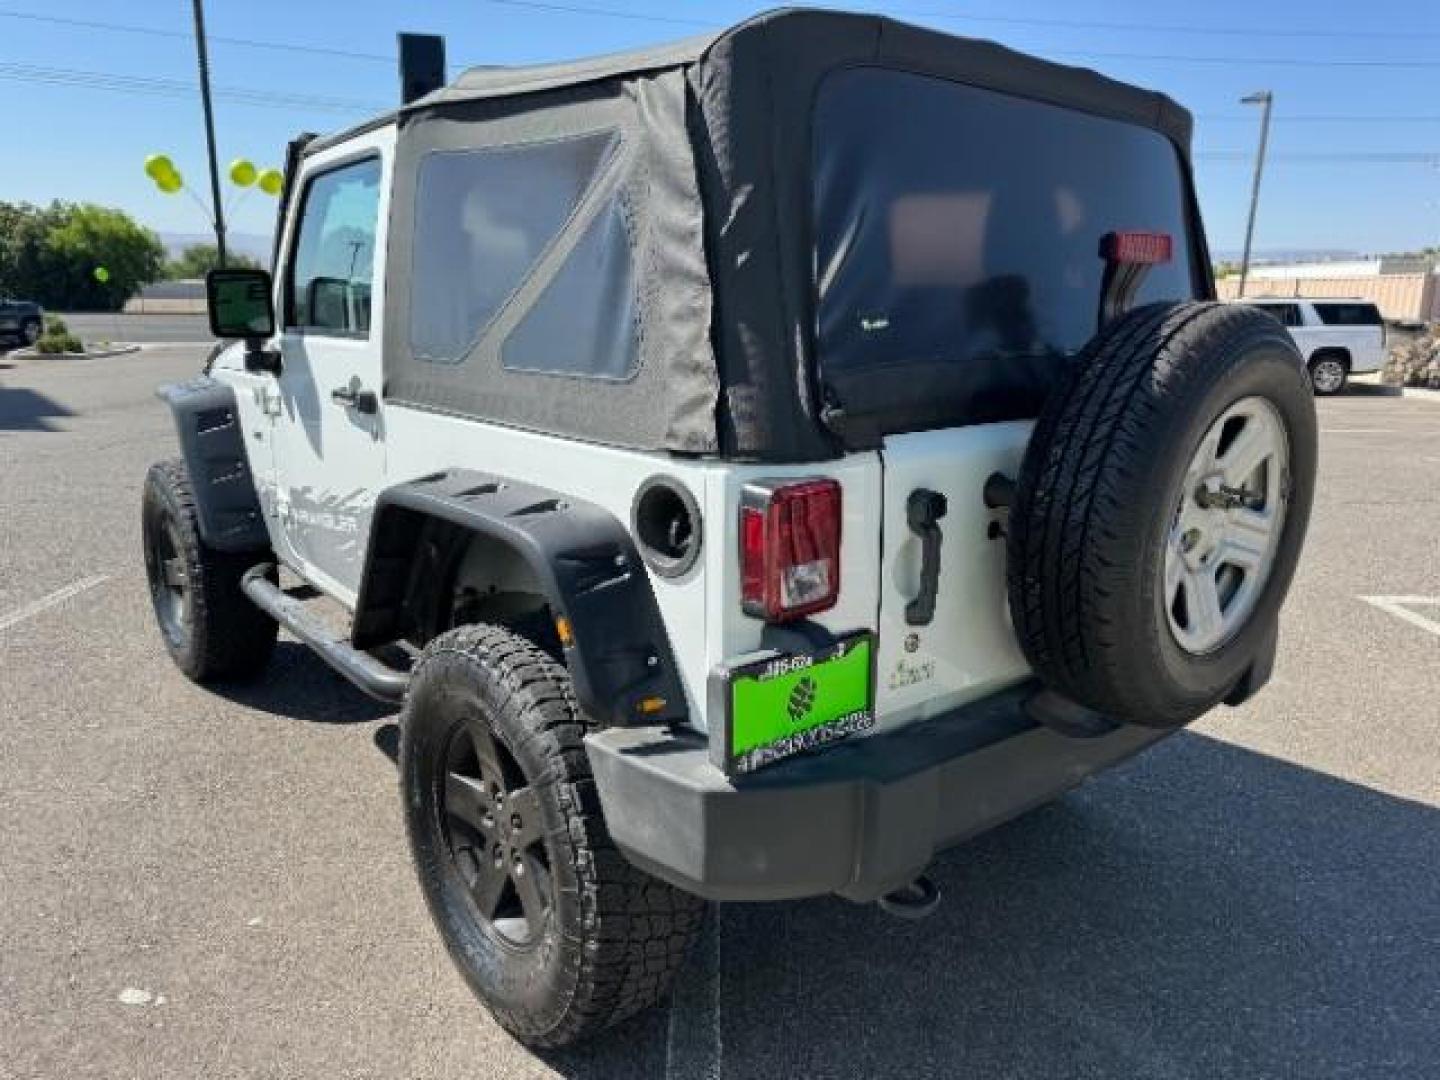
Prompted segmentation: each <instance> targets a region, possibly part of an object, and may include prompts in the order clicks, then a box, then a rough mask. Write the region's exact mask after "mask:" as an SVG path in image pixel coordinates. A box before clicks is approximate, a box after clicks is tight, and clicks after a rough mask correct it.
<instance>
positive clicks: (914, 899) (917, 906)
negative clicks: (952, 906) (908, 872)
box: [875, 874, 940, 922]
mask: <svg viewBox="0 0 1440 1080" xmlns="http://www.w3.org/2000/svg"><path fill="white" fill-rule="evenodd" d="M875 902H876V903H877V904H879V905H880V910H881V911H884V912H886V913H887V914H890V915H894V916H895V917H896V918H897V919H907V920H909V921H910V922H915V921H917V920H919V919H923V918H925V917H926V916H927V915H934V914H935V909H936V908H938V907H939V906H940V886H939V885H936V884H935V882H934V880H933V879H932V878H931V877H930V875H929V874H921V875H920V876H919V877H917V878H916V879H915V880H914V881H912V882H910V884H908V885H902V886H900V888H898V889H896V890H895V891H894V892H888V893H886V894H885V895H884V896H882V897H881V898H880V899H879V900H877V901H875Z"/></svg>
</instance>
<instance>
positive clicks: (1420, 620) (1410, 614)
mask: <svg viewBox="0 0 1440 1080" xmlns="http://www.w3.org/2000/svg"><path fill="white" fill-rule="evenodd" d="M1359 599H1361V600H1364V601H1365V602H1366V603H1367V604H1374V605H1375V606H1376V607H1378V608H1379V609H1380V610H1381V611H1384V612H1388V613H1389V614H1391V615H1394V616H1395V617H1396V618H1397V619H1404V620H1405V621H1406V622H1408V623H1409V624H1410V625H1411V626H1418V627H1419V628H1420V629H1421V630H1428V631H1429V632H1430V633H1432V634H1434V635H1435V636H1436V637H1440V619H1430V618H1427V617H1426V616H1424V615H1421V614H1420V613H1419V612H1418V611H1411V610H1410V609H1411V608H1412V607H1434V608H1440V596H1362V597H1359Z"/></svg>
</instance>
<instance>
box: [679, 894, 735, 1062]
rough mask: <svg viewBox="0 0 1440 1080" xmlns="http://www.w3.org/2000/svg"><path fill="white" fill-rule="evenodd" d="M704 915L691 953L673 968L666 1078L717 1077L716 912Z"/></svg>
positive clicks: (716, 907) (719, 1050) (720, 1053)
mask: <svg viewBox="0 0 1440 1080" xmlns="http://www.w3.org/2000/svg"><path fill="white" fill-rule="evenodd" d="M722 910H723V905H721V904H715V905H713V906H712V907H711V909H710V918H709V919H707V920H706V925H705V933H704V935H703V937H702V940H701V941H699V942H698V943H697V944H698V945H699V948H697V949H696V950H695V953H696V955H695V956H694V957H692V959H691V962H690V963H688V964H686V965H685V967H684V968H683V969H682V970H681V971H680V972H679V973H678V978H677V979H676V980H675V988H674V990H673V991H672V993H671V996H670V1023H669V1026H668V1028H667V1030H666V1032H665V1080H720V1064H721V1058H722V1056H723V1051H724V1044H723V1043H722V1042H721V1039H720V912H721V911H722Z"/></svg>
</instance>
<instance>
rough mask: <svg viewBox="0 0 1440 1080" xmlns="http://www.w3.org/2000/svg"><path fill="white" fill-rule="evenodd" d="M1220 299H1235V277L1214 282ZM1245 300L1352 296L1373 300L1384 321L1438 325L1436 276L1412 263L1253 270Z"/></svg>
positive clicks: (1374, 261) (1421, 264) (1430, 267)
mask: <svg viewBox="0 0 1440 1080" xmlns="http://www.w3.org/2000/svg"><path fill="white" fill-rule="evenodd" d="M1215 288H1216V291H1217V293H1218V294H1219V296H1220V299H1222V300H1235V299H1238V297H1239V295H1240V278H1239V276H1238V275H1236V276H1231V277H1227V278H1221V279H1220V280H1219V281H1217V282H1216V283H1215ZM1245 295H1246V296H1298V297H1326V296H1330V297H1335V296H1343V297H1358V298H1361V299H1365V300H1373V301H1374V302H1375V303H1376V305H1378V306H1379V308H1380V313H1381V314H1382V315H1384V316H1385V318H1387V319H1392V320H1397V321H1403V322H1440V271H1437V269H1436V267H1435V266H1434V265H1433V264H1430V263H1428V262H1425V261H1423V260H1418V259H1366V260H1359V261H1354V262H1330V263H1296V264H1293V265H1289V266H1256V267H1252V268H1251V270H1250V277H1249V280H1248V281H1246V283H1245Z"/></svg>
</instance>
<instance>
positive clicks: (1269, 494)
mask: <svg viewBox="0 0 1440 1080" xmlns="http://www.w3.org/2000/svg"><path fill="white" fill-rule="evenodd" d="M1289 466H1290V448H1289V438H1288V436H1287V434H1286V431H1285V426H1284V422H1283V421H1282V420H1281V418H1280V414H1279V412H1278V411H1277V410H1276V409H1275V407H1274V406H1273V405H1271V404H1270V403H1269V402H1268V401H1266V400H1265V399H1264V398H1259V397H1248V398H1243V399H1241V400H1240V401H1237V402H1235V404H1233V405H1231V406H1230V408H1228V409H1226V410H1225V412H1224V413H1222V414H1221V415H1220V417H1219V419H1217V420H1216V421H1215V422H1214V423H1213V424H1212V425H1211V426H1210V429H1209V430H1208V431H1207V432H1206V433H1205V437H1204V438H1203V439H1201V440H1200V445H1199V447H1198V448H1197V449H1196V451H1195V454H1194V456H1193V457H1192V459H1191V461H1190V466H1189V468H1188V469H1187V470H1186V472H1185V478H1184V481H1183V487H1182V490H1181V491H1180V493H1179V496H1178V499H1177V502H1178V505H1177V507H1176V511H1175V517H1174V520H1173V522H1172V524H1171V527H1170V532H1169V534H1168V536H1167V537H1166V542H1165V559H1164V569H1163V573H1164V593H1163V595H1164V602H1165V610H1166V614H1167V616H1168V620H1169V624H1170V631H1171V633H1172V634H1173V635H1174V637H1175V641H1176V643H1177V644H1178V645H1179V646H1180V647H1181V648H1182V649H1184V650H1185V651H1186V652H1189V653H1192V654H1194V655H1203V654H1206V653H1211V652H1214V651H1215V650H1217V649H1219V648H1221V647H1222V646H1223V645H1225V644H1226V643H1227V642H1229V641H1230V640H1231V639H1233V638H1234V637H1235V635H1236V634H1238V633H1239V632H1240V630H1241V628H1242V627H1243V626H1244V625H1245V621H1246V620H1247V619H1248V618H1249V617H1250V614H1251V613H1252V612H1253V611H1254V609H1255V605H1256V603H1257V602H1258V601H1259V599H1260V594H1261V593H1262V591H1263V590H1264V588H1265V583H1266V581H1267V580H1268V579H1269V577H1270V571H1271V568H1272V567H1273V565H1274V562H1275V553H1276V550H1277V549H1278V547H1279V543H1280V535H1281V533H1282V531H1283V530H1284V526H1285V512H1286V506H1287V503H1288V500H1289V476H1288V470H1289Z"/></svg>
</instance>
